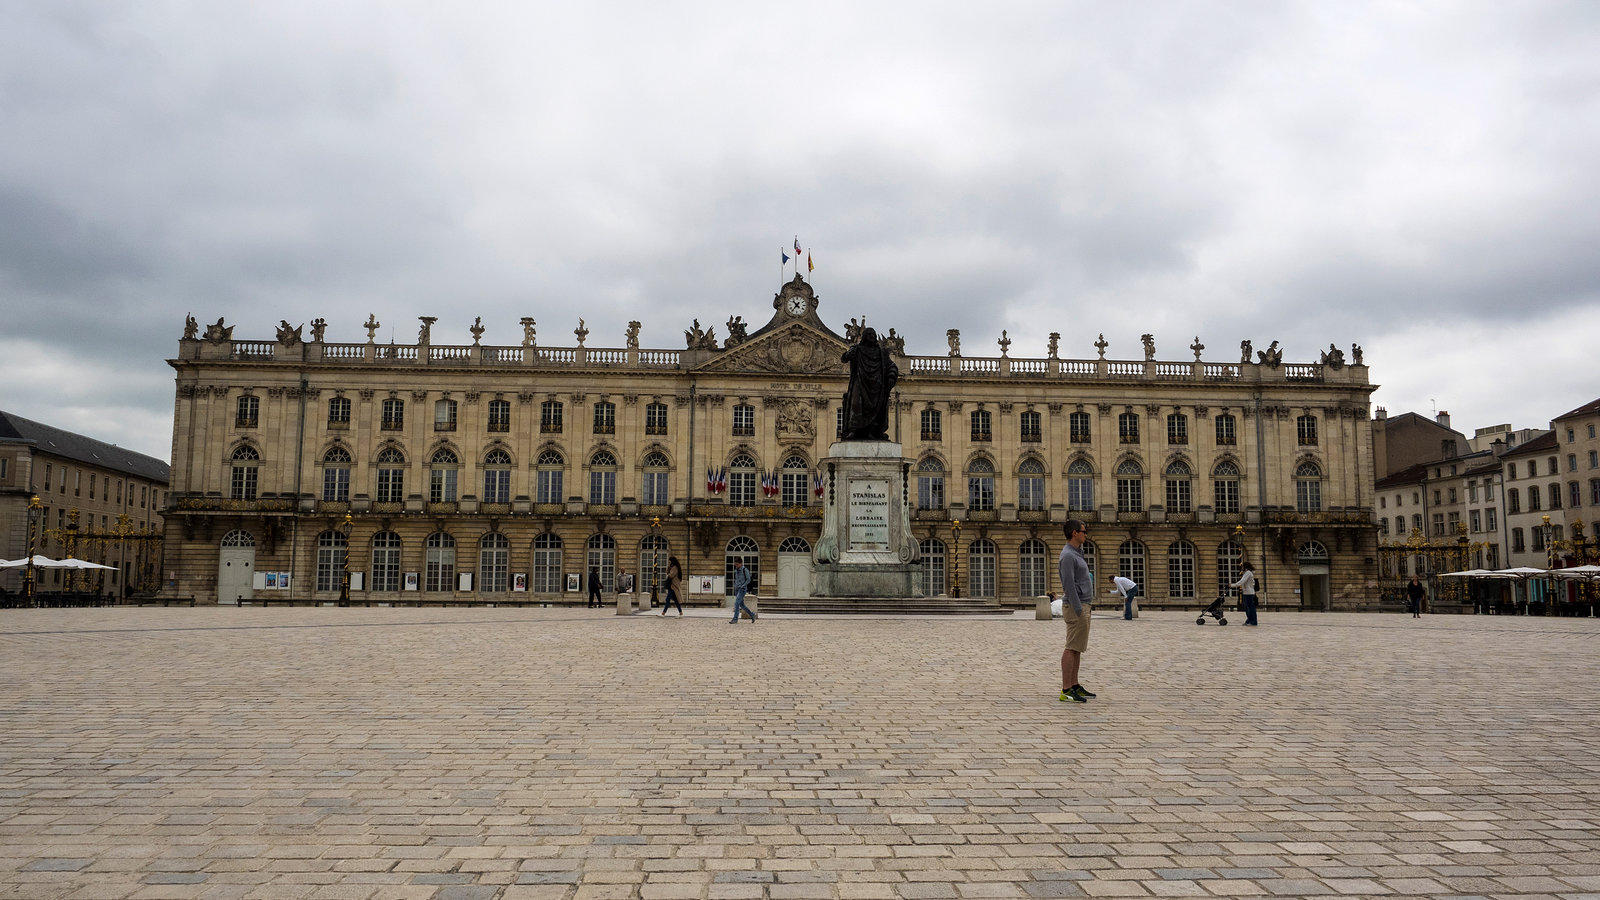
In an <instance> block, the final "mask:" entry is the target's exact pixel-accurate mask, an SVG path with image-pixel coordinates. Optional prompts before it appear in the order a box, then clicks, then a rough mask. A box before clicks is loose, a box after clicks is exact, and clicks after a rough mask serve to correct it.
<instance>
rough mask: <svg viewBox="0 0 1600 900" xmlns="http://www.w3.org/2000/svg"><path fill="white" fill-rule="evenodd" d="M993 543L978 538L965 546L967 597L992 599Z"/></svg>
mask: <svg viewBox="0 0 1600 900" xmlns="http://www.w3.org/2000/svg"><path fill="white" fill-rule="evenodd" d="M996 556H997V554H996V553H995V547H994V541H991V540H989V539H988V538H978V539H977V540H975V541H973V542H972V543H971V544H968V545H967V596H969V597H993V596H994V595H995V594H994V570H995V558H996Z"/></svg>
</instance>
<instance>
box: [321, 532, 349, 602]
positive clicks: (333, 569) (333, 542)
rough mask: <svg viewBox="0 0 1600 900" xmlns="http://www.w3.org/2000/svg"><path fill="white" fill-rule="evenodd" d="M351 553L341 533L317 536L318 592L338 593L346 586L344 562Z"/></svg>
mask: <svg viewBox="0 0 1600 900" xmlns="http://www.w3.org/2000/svg"><path fill="white" fill-rule="evenodd" d="M349 552H350V548H349V544H348V543H347V542H346V541H345V537H344V535H342V534H340V533H339V532H337V531H333V530H328V531H324V532H322V533H321V534H319V535H317V590H319V591H337V590H338V589H339V587H340V585H342V584H344V561H345V555H346V554H347V553H349Z"/></svg>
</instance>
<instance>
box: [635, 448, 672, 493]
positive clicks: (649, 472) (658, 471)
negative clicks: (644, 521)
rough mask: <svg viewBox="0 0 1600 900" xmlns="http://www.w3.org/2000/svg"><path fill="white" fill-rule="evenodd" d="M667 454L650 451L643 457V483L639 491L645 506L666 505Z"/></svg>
mask: <svg viewBox="0 0 1600 900" xmlns="http://www.w3.org/2000/svg"><path fill="white" fill-rule="evenodd" d="M667 477H668V465H667V456H666V454H664V453H661V452H660V451H651V452H650V453H648V454H646V455H645V458H644V484H643V485H642V490H641V493H642V494H643V502H644V504H645V505H646V506H666V505H667Z"/></svg>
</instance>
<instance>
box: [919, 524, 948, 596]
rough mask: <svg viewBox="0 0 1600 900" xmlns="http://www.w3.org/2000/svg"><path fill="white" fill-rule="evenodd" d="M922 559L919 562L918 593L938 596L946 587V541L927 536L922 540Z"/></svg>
mask: <svg viewBox="0 0 1600 900" xmlns="http://www.w3.org/2000/svg"><path fill="white" fill-rule="evenodd" d="M921 549H922V559H921V560H919V561H918V563H917V595H918V596H920V597H937V596H939V595H940V594H943V593H944V592H945V587H944V541H941V540H939V539H937V538H927V539H926V540H924V541H923V542H922V546H921Z"/></svg>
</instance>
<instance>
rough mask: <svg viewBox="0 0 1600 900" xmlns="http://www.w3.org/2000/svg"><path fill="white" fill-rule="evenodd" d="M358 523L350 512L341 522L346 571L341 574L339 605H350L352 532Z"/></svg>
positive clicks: (340, 530)
mask: <svg viewBox="0 0 1600 900" xmlns="http://www.w3.org/2000/svg"><path fill="white" fill-rule="evenodd" d="M355 527H356V523H355V522H354V521H353V520H352V519H351V518H350V514H349V513H345V514H344V521H343V522H340V523H339V533H340V534H342V535H344V571H343V572H342V573H341V574H340V576H339V605H340V606H349V605H350V533H351V532H352V531H355Z"/></svg>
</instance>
